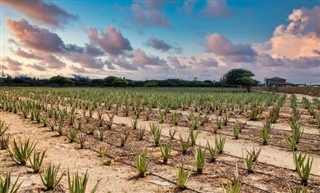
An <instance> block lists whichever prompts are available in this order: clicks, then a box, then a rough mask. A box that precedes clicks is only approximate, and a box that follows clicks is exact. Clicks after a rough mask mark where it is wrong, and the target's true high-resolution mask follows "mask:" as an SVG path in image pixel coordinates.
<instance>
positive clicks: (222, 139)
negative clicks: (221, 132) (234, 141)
mask: <svg viewBox="0 0 320 193" xmlns="http://www.w3.org/2000/svg"><path fill="white" fill-rule="evenodd" d="M214 141H215V146H216V148H217V150H218V153H219V154H221V153H222V152H223V149H224V144H225V142H226V137H222V136H220V137H219V138H218V136H217V135H216V136H215V140H214Z"/></svg>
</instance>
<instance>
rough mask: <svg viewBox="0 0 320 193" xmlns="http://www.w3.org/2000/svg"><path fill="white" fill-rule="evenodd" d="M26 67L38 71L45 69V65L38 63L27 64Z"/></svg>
mask: <svg viewBox="0 0 320 193" xmlns="http://www.w3.org/2000/svg"><path fill="white" fill-rule="evenodd" d="M27 67H30V68H33V69H35V70H38V71H46V68H45V67H43V66H41V65H38V64H28V65H27Z"/></svg>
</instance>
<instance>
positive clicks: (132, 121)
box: [131, 119, 138, 130]
mask: <svg viewBox="0 0 320 193" xmlns="http://www.w3.org/2000/svg"><path fill="white" fill-rule="evenodd" d="M131 127H132V129H134V130H136V129H137V128H138V119H132V120H131Z"/></svg>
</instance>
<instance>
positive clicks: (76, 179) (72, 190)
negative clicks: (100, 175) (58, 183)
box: [68, 170, 100, 193]
mask: <svg viewBox="0 0 320 193" xmlns="http://www.w3.org/2000/svg"><path fill="white" fill-rule="evenodd" d="M88 180H89V174H88V170H87V171H86V173H85V174H84V176H83V177H81V176H80V175H79V173H78V171H77V173H76V174H75V176H73V177H71V175H70V172H69V171H68V187H69V193H86V189H87V184H88ZM99 182H100V181H98V182H97V183H96V184H95V186H94V187H93V188H92V190H91V191H90V193H95V192H96V191H97V189H98V185H99Z"/></svg>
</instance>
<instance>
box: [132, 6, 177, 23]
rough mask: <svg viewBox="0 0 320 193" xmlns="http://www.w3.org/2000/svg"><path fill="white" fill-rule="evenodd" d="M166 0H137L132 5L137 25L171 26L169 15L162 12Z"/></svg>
mask: <svg viewBox="0 0 320 193" xmlns="http://www.w3.org/2000/svg"><path fill="white" fill-rule="evenodd" d="M163 6H164V1H136V3H134V4H132V5H131V10H132V11H133V13H134V19H135V21H136V24H137V25H142V26H144V27H150V26H159V27H170V26H171V24H170V22H169V20H168V19H167V17H166V16H165V15H164V14H163V13H161V10H162V8H163Z"/></svg>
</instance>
